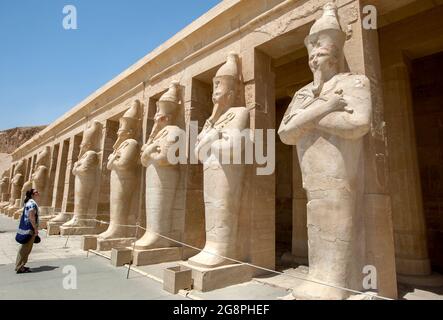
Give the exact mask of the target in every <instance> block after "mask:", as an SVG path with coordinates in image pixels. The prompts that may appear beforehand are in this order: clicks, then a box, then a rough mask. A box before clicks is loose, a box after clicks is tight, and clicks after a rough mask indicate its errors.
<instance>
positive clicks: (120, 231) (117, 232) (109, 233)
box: [98, 227, 128, 240]
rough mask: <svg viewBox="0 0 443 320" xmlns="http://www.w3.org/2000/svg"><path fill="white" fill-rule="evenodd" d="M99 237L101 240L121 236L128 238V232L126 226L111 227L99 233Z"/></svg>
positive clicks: (119, 237)
mask: <svg viewBox="0 0 443 320" xmlns="http://www.w3.org/2000/svg"><path fill="white" fill-rule="evenodd" d="M98 238H99V239H101V240H111V239H121V238H128V234H127V232H126V230H125V228H118V227H117V228H112V227H109V228H108V230H106V231H105V232H103V233H100V234H99V235H98Z"/></svg>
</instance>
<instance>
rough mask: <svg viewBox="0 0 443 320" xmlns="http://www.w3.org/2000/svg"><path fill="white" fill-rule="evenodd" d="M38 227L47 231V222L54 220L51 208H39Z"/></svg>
mask: <svg viewBox="0 0 443 320" xmlns="http://www.w3.org/2000/svg"><path fill="white" fill-rule="evenodd" d="M39 209H40V217H39V220H40V221H39V227H40V229H47V228H48V222H49V221H50V220H51V219H53V218H55V217H56V215H55V214H54V208H52V207H40V208H39Z"/></svg>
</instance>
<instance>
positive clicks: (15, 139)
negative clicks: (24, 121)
mask: <svg viewBox="0 0 443 320" xmlns="http://www.w3.org/2000/svg"><path fill="white" fill-rule="evenodd" d="M45 127H46V126H40V127H23V128H14V129H8V130H4V131H0V173H2V172H4V171H6V170H8V169H9V167H10V166H11V161H12V157H11V156H10V154H11V153H13V152H14V151H15V149H17V148H18V147H19V146H21V145H22V144H23V143H25V142H26V141H28V140H29V139H31V138H32V137H33V136H34V135H36V134H37V133H39V132H40V131H41V130H43V129H44V128H45Z"/></svg>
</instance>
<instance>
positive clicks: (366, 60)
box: [11, 0, 443, 297]
mask: <svg viewBox="0 0 443 320" xmlns="http://www.w3.org/2000/svg"><path fill="white" fill-rule="evenodd" d="M326 2H328V0H309V1H283V0H244V1H239V0H228V1H223V2H222V3H221V4H220V5H218V6H217V7H215V8H214V9H212V10H211V11H209V12H208V13H207V14H206V15H204V16H203V17H201V18H200V19H198V20H196V21H195V22H194V23H192V24H191V25H190V26H188V27H187V28H185V29H184V30H182V31H181V32H179V33H178V34H177V35H176V36H174V37H173V38H171V39H170V40H168V41H167V42H166V43H165V44H163V45H162V46H160V47H159V48H157V49H156V50H154V51H153V52H151V53H150V54H148V55H147V56H146V57H144V58H143V59H141V60H140V61H138V62H137V63H136V64H134V65H133V66H132V67H130V68H128V69H127V70H126V71H124V72H123V73H122V74H120V75H119V76H117V77H116V78H115V79H113V80H111V81H110V82H109V83H107V84H106V85H105V86H103V87H102V88H100V89H99V90H97V91H96V92H94V93H93V94H92V95H91V96H89V97H87V98H86V99H85V100H84V101H82V102H81V103H80V104H78V105H77V106H76V107H75V108H73V109H72V110H70V111H69V112H68V113H66V114H65V115H64V116H63V117H62V118H60V119H58V120H57V121H55V122H54V123H53V124H51V125H50V126H48V127H47V128H46V129H44V130H43V131H42V132H40V133H39V134H38V135H37V136H36V137H34V138H33V139H31V140H30V141H28V142H27V143H25V144H24V145H22V146H21V147H20V148H18V149H17V150H16V151H15V152H14V153H13V155H12V156H13V165H12V170H11V177H12V171H13V168H14V166H15V165H16V164H17V162H18V161H20V160H21V159H26V160H27V166H26V167H27V173H26V176H27V178H29V176H30V174H31V173H32V172H33V168H34V165H35V158H36V155H37V154H38V153H39V152H40V151H41V150H44V148H45V147H46V146H50V147H51V152H52V155H51V166H50V182H49V186H48V192H50V193H51V194H50V195H49V196H48V199H49V202H50V203H51V206H52V207H53V208H54V210H55V212H72V211H73V203H74V200H73V197H74V176H73V175H72V166H73V164H74V163H75V162H76V161H77V158H78V154H79V149H80V143H81V139H82V134H83V132H84V130H85V129H86V128H87V127H88V125H90V124H91V123H92V122H93V121H99V122H100V123H101V124H102V126H103V131H102V133H101V137H100V139H101V147H100V151H99V157H100V165H99V166H100V174H99V175H98V176H97V179H98V184H97V185H98V187H97V190H96V193H94V194H93V195H91V197H93V198H94V199H95V200H94V201H95V204H96V205H95V206H94V214H96V215H97V216H98V218H99V219H102V220H106V219H107V216H108V215H109V190H110V188H109V181H110V177H109V175H110V172H109V170H107V169H106V163H107V159H108V156H109V155H110V154H111V153H112V145H113V143H114V142H115V139H116V134H117V130H118V119H119V117H120V116H121V115H122V114H123V113H124V112H125V111H126V110H127V109H128V104H129V103H130V102H132V101H134V100H137V99H138V100H140V101H141V103H142V106H143V123H142V130H140V132H139V133H138V140H139V142H140V143H145V142H146V141H147V136H148V135H149V132H150V131H151V128H152V125H153V117H154V114H155V111H156V104H155V103H156V101H157V100H158V99H159V97H160V96H161V95H162V94H163V93H164V92H165V91H166V90H167V88H168V86H169V84H170V83H171V81H173V80H178V81H179V82H180V85H181V86H182V88H183V90H182V91H183V102H184V110H183V112H184V118H185V120H186V126H187V127H188V128H189V127H190V126H194V125H195V123H191V121H197V124H196V126H197V127H198V128H196V129H198V130H201V128H202V126H203V124H204V121H205V120H206V119H207V118H208V117H209V115H210V114H211V111H212V102H211V94H212V77H213V76H214V75H215V72H216V70H217V69H218V68H219V67H220V66H221V65H222V64H223V63H224V62H225V60H226V55H227V53H229V52H230V51H234V52H236V53H238V54H239V56H240V65H241V68H240V70H241V72H242V77H243V84H244V95H243V98H244V105H245V106H246V107H248V108H250V109H251V112H250V123H251V129H276V128H278V126H279V121H280V120H279V119H281V117H282V114H281V110H280V109H279V108H283V109H285V108H286V106H284V107H279V106H278V104H277V106H276V101H280V100H277V99H281V98H285V97H286V99H287V98H288V97H291V96H292V95H293V93H294V92H295V90H296V89H297V88H299V86H300V85H301V84H302V83H305V82H306V81H310V75H309V74H308V71H309V70H308V69H307V68H306V66H304V67H303V68H302V67H300V66H297V63H296V61H298V63H306V62H307V61H306V59H305V58H306V57H305V56H306V53H305V51H304V43H303V40H304V37H305V36H306V35H307V33H308V32H309V28H310V26H311V25H312V23H313V22H314V20H315V19H317V18H318V17H319V16H320V14H321V8H322V6H323V5H324V4H325V3H326ZM371 3H373V4H375V5H376V6H378V8H379V14H380V16H381V19H380V21H381V23H382V24H384V25H386V27H384V28H383V29H381V30H379V31H378V32H377V31H367V30H363V29H362V27H361V22H362V13H361V11H362V6H363V5H364V4H366V2H365V1H363V0H338V1H337V4H338V7H339V14H340V16H341V21H340V22H341V24H342V28H343V30H345V31H346V32H347V35H348V39H347V42H346V45H345V57H346V63H347V66H348V67H349V68H350V69H351V71H353V72H355V73H360V74H366V75H367V76H368V77H369V78H370V80H371V89H372V99H373V104H374V114H373V123H372V131H371V134H370V135H369V136H368V137H367V139H366V141H365V148H366V152H367V154H368V155H369V156H368V158H367V159H366V160H367V161H366V166H367V168H366V169H367V171H366V172H369V173H370V174H367V175H366V177H365V182H366V183H365V184H366V190H365V194H366V198H365V203H366V211H367V212H365V221H364V223H365V233H364V235H365V236H366V239H367V240H366V242H365V248H362V251H363V252H368V254H367V256H365V257H364V258H363V259H364V261H362V264H363V263H372V264H374V265H376V266H377V267H378V268H379V270H381V271H380V280H379V283H380V286H381V291H382V294H385V295H386V296H391V297H395V296H396V277H395V271H396V268H397V272H400V273H404V274H427V273H429V267H428V266H429V264H428V260H427V248H426V243H425V241H424V238H425V233H424V220H423V212H422V199H421V190H420V185H419V183H418V181H419V180H417V179H418V166H417V162H416V158H415V156H414V154H415V153H414V152H415V151H414V148H415V147H414V137H413V135H412V130H413V125H412V123H411V119H410V117H409V115H410V112H411V102H410V97H409V95H408V91H409V83H408V81H409V80H408V62H407V60H406V59H405V58H404V54H403V53H402V52H400V51H401V50H403V49H404V50H406V49H409V48H408V47H406V46H405V44H407V43H409V42H412V41H415V42H414V43H420V41H422V42H425V41H424V40H417V39H414V40H411V33H408V32H406V33H405V35H404V38H401V37H398V34H401V32H400V31H399V30H396V29H395V28H403V27H405V26H403V25H400V26H395V25H391V23H392V22H393V21H396V19H399V18H398V15H397V16H396V15H389V14H388V13H390V12H392V11H394V10H397V9H399V8H400V9H401V8H403V7H404V8H406V7H408V8H409V7H410V6H412V5H414V4H413V1H410V0H404V1H383V2H382V1H372V2H371ZM439 11H441V8H440V9H439ZM396 12H399V11H396ZM398 14H399V15H400V16H401V17H403V16H405V13H404V12H401V10H400V13H398ZM435 14H437V13H435ZM412 25H413V26H414V28H417V25H421V26H423V27H421V28H422V29H420V31H419V32H417V34H418V33H420V35H423V34H428V35H431V34H434V35H435V32H434V33H431V32H429V31H428V30H426V28H432V24H429V25H426V26H425V24H420V23H413V24H411V25H408V26H409V27H411V26H412ZM442 31H443V30H442ZM406 34H407V35H406ZM439 34H440V37H442V36H441V35H443V32H440V33H439ZM412 36H415V34H414V33H412ZM378 37H380V41H379V39H378ZM394 40H395V41H394ZM379 46H380V48H379ZM428 49H429V48H428ZM434 49H435V48H434ZM429 50H430V49H429ZM379 52H380V53H381V57H382V59H381V60H382V61H381V62H380V61H379V58H380V55H379ZM294 61H295V62H294ZM300 61H301V62H300ZM288 65H290V66H291V68H289V69H288ZM278 66H283V67H281V68H280V69H279V67H278ZM291 72H295V73H297V77H290V76H288V75H289V73H291ZM295 78H296V79H295ZM294 79H295V80H294ZM400 108H402V109H400ZM384 121H386V123H387V126H386V127H385V126H384V123H385V122H384ZM277 139H278V137H277ZM400 141H401V143H400ZM268 144H269V142H268V141H266V142H265V146H267V145H268ZM399 145H400V146H405V145H408V146H409V147H408V148H406V149H405V150H406V151H404V152H403V151H402V150H403V149H401V150H400V148H399V147H398V146H399ZM265 148H266V147H265ZM283 149H284V147H283V146H277V151H279V150H281V151H282V152H284V154H285V155H284V156H282V157H281V159H280V161H281V162H280V163H278V164H277V173H273V174H271V175H268V176H257V175H256V174H255V172H256V171H255V170H256V169H257V167H258V165H257V164H256V163H255V164H254V165H252V166H251V167H249V168H248V169H247V173H246V175H247V176H246V177H247V178H246V181H247V183H246V189H245V191H244V194H243V198H242V208H241V214H240V221H241V223H240V224H241V226H242V228H243V229H242V230H241V232H240V237H241V241H240V244H239V247H240V252H241V257H240V258H241V259H242V260H244V261H248V262H250V263H253V264H256V265H259V266H262V267H265V268H275V263H276V241H281V242H283V243H285V245H286V246H288V247H289V248H291V247H292V248H291V250H290V251H291V252H292V255H294V256H296V257H299V258H302V259H304V258H306V256H307V250H308V245H307V234H306V212H305V210H304V209H305V206H306V195H305V193H304V190H303V189H302V186H301V177H300V169H299V168H298V166H297V163H298V162H297V154H296V152H295V149H294V148H292V149H291V148H290V147H289V148H288V147H287V146H286V149H285V150H283ZM190 150H191V148H190V146H189V145H188V146H187V154H188V156H189V152H190ZM388 150H389V152H388ZM388 154H389V157H388ZM288 162H290V163H288ZM181 170H182V172H183V174H184V176H185V181H184V185H185V190H184V194H183V201H184V208H185V212H186V215H185V235H184V242H186V243H188V244H190V245H193V246H197V247H199V248H201V247H203V245H204V241H205V233H204V203H203V171H202V165H187V166H184V167H183V168H182V169H181ZM282 171H283V172H284V171H290V172H291V173H292V174H290V175H286V176H284V177H283V178H282V177H281V175H282V174H283V175H284V173H281V172H282ZM140 176H141V181H142V186H141V187H140V188H139V189H138V190H134V192H136V193H137V197H138V198H139V199H140V201H139V202H140V206H139V208H138V212H137V217H138V222H139V223H140V224H141V225H144V224H145V222H144V216H145V210H146V209H145V204H144V200H143V199H144V198H145V188H144V184H145V183H146V181H145V168H140ZM276 182H277V183H281V184H280V185H279V186H278V188H276V187H275V186H276ZM276 198H277V199H279V201H283V204H281V203H278V204H277V207H278V208H283V209H282V210H283V211H282V213H281V214H280V212H277V213H276ZM391 204H392V206H391ZM391 212H392V220H391ZM392 229H394V231H395V232H394V235H393V234H392ZM279 230H281V233H278V232H279ZM362 236H363V235H362ZM394 238H395V256H396V260H395V261H394ZM193 254H195V252H194V250H192V249H186V250H185V253H184V257H185V258H186V257H190V256H192V255H193ZM395 264H396V266H395Z"/></svg>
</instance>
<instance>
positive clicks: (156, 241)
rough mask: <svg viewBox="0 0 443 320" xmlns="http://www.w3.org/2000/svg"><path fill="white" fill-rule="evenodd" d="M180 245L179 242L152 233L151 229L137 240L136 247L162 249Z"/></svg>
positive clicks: (138, 248)
mask: <svg viewBox="0 0 443 320" xmlns="http://www.w3.org/2000/svg"><path fill="white" fill-rule="evenodd" d="M178 246H179V244H176V243H173V242H172V241H169V240H167V239H165V238H162V237H160V236H158V235H155V234H152V233H150V232H149V231H146V233H145V234H144V236H143V237H141V238H140V239H139V240H137V241H136V242H135V249H137V250H149V249H160V248H170V247H178Z"/></svg>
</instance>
